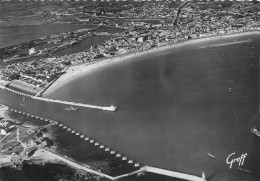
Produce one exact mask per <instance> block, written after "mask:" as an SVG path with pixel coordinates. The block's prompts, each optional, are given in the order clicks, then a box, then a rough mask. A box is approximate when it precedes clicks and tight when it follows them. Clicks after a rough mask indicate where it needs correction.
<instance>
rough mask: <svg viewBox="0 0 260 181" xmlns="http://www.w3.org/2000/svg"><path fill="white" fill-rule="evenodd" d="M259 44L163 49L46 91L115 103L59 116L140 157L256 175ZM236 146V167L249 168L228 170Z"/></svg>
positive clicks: (193, 169) (190, 169) (164, 164)
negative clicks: (114, 108)
mask: <svg viewBox="0 0 260 181" xmlns="http://www.w3.org/2000/svg"><path fill="white" fill-rule="evenodd" d="M240 41H244V42H243V43H236V42H240ZM247 41H249V42H247ZM232 43H234V44H232ZM222 44H223V45H222ZM212 45H214V46H212ZM218 45H219V46H218ZM259 47H260V37H259V36H256V35H254V36H240V37H236V38H228V39H222V40H212V41H208V42H203V43H199V44H192V45H188V46H185V47H180V48H173V49H167V50H165V51H162V52H161V53H159V54H158V53H157V54H150V55H146V56H139V57H137V58H134V59H132V60H129V61H127V62H120V63H117V64H113V65H110V66H107V67H105V68H102V69H100V70H98V71H96V72H93V73H91V74H87V75H85V76H83V77H81V78H79V79H77V80H74V81H72V82H69V83H68V84H66V85H65V86H62V87H60V88H59V89H58V90H56V91H55V92H54V93H48V92H47V93H46V94H45V97H50V98H53V99H61V100H67V101H75V102H82V103H88V104H94V105H115V106H118V107H119V109H118V111H117V112H115V113H105V112H97V111H93V112H91V111H89V112H88V113H85V112H83V111H82V112H81V111H79V112H77V113H71V118H67V119H66V118H64V120H68V119H70V120H71V121H75V120H73V118H74V116H75V117H77V118H79V119H81V120H82V121H80V122H77V124H78V126H74V128H75V129H76V130H80V131H83V130H84V132H86V133H88V135H91V136H93V138H96V139H97V140H100V141H101V142H102V143H104V144H107V145H109V146H111V147H112V148H114V149H116V150H118V151H120V152H122V153H124V154H126V155H127V156H130V158H133V159H136V160H137V161H139V162H141V163H144V164H147V165H152V166H157V167H160V168H166V169H170V170H177V171H182V172H185V173H192V174H196V175H199V174H200V172H201V171H205V173H206V175H207V176H210V175H213V174H215V175H214V177H213V179H212V180H219V179H221V180H229V178H226V177H225V175H229V174H231V175H235V176H237V175H240V174H242V175H247V176H248V179H252V180H254V179H257V178H258V179H259V170H260V169H259V153H260V152H259V138H257V137H256V136H254V135H253V134H252V133H251V131H250V129H251V128H252V127H253V126H256V127H258V126H260V125H259V123H260V121H259V99H258V95H259V92H258V84H259ZM76 87H77V88H76ZM229 88H231V92H229ZM73 114H74V115H73ZM67 117H68V116H67ZM234 152H235V155H236V157H239V156H241V154H244V153H247V157H246V159H245V164H244V165H243V166H241V167H242V168H245V169H247V170H251V171H252V172H253V174H247V173H241V171H238V170H237V166H238V164H235V163H234V165H233V167H232V168H231V169H229V165H228V164H227V163H226V159H227V157H228V155H230V154H231V153H234ZM207 153H212V154H213V155H215V158H211V157H209V156H208V155H207ZM236 157H234V158H236ZM229 176H230V175H229ZM229 176H228V177H229ZM247 176H245V177H247ZM245 177H242V176H241V177H240V178H241V179H244V178H245ZM236 180H239V179H238V178H236Z"/></svg>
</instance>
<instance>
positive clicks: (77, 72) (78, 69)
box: [43, 31, 260, 95]
mask: <svg viewBox="0 0 260 181" xmlns="http://www.w3.org/2000/svg"><path fill="white" fill-rule="evenodd" d="M251 34H260V31H249V32H236V33H232V34H226V35H221V36H214V37H205V38H199V39H192V40H189V41H185V42H182V43H178V44H171V45H164V46H160V47H156V48H153V49H148V50H145V51H141V52H138V53H130V54H126V55H121V56H119V57H113V58H106V59H103V60H98V61H95V62H91V63H85V64H80V65H74V66H71V67H69V68H68V69H67V71H66V73H65V74H63V75H62V76H60V77H59V78H58V79H57V80H56V81H55V82H54V83H53V84H52V85H51V86H50V87H49V88H48V89H47V90H46V91H45V92H44V93H43V95H44V94H48V93H51V92H54V91H55V90H57V89H58V88H60V87H62V86H63V85H65V84H67V83H68V82H70V81H73V80H75V79H77V78H79V77H81V76H83V75H86V74H89V73H91V72H93V71H97V70H98V69H100V68H102V67H105V66H108V65H112V64H114V63H119V62H123V61H128V60H132V59H133V58H134V57H139V56H144V55H147V54H151V53H158V52H161V51H165V50H167V49H172V48H178V47H182V46H186V45H190V44H196V43H202V42H205V41H209V40H216V39H223V38H230V37H237V36H242V35H251Z"/></svg>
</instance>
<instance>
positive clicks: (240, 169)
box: [237, 167, 253, 173]
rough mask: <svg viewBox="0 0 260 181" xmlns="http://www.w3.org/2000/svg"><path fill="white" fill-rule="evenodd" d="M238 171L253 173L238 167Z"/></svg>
mask: <svg viewBox="0 0 260 181" xmlns="http://www.w3.org/2000/svg"><path fill="white" fill-rule="evenodd" d="M237 169H238V170H241V171H243V172H247V173H253V172H252V171H251V170H247V169H244V168H240V167H237Z"/></svg>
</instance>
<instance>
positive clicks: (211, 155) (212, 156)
mask: <svg viewBox="0 0 260 181" xmlns="http://www.w3.org/2000/svg"><path fill="white" fill-rule="evenodd" d="M207 155H208V156H209V157H211V158H215V156H214V155H213V154H211V153H207Z"/></svg>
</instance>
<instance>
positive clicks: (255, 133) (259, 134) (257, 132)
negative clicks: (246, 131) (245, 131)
mask: <svg viewBox="0 0 260 181" xmlns="http://www.w3.org/2000/svg"><path fill="white" fill-rule="evenodd" d="M251 132H252V133H253V134H254V135H256V136H258V137H260V131H258V130H257V129H256V128H255V127H254V128H252V129H251Z"/></svg>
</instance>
